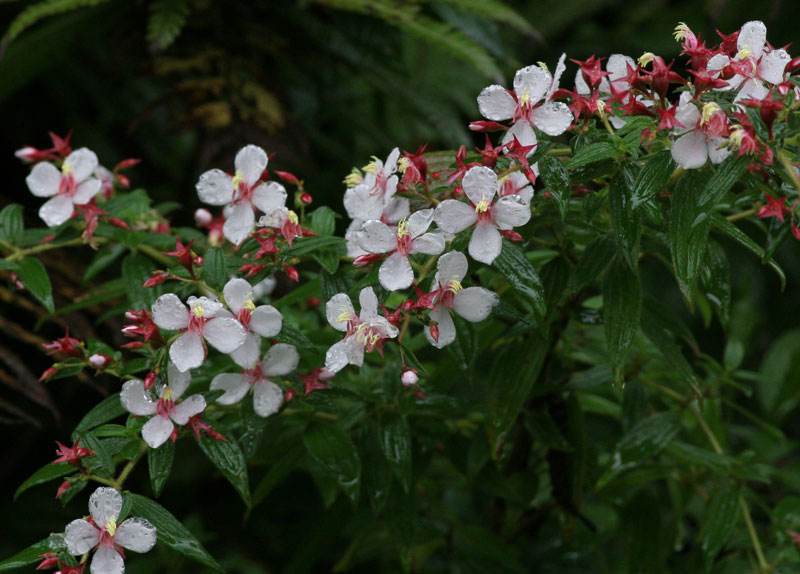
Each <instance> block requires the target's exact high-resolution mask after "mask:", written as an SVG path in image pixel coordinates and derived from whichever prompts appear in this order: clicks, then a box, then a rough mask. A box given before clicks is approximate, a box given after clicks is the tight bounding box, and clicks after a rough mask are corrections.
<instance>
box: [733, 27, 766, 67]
mask: <svg viewBox="0 0 800 574" xmlns="http://www.w3.org/2000/svg"><path fill="white" fill-rule="evenodd" d="M766 42H767V27H766V26H765V25H764V22H762V21H761V20H753V21H751V22H747V23H746V24H744V25H743V26H742V29H741V30H739V37H738V38H737V39H736V49H737V50H739V51H741V50H743V49H744V48H748V49H749V50H750V52H752V55H753V57H754V58H755V59H758V57H759V56H761V52H763V51H764V44H766Z"/></svg>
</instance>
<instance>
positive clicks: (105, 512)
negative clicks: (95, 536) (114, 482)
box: [89, 486, 122, 528]
mask: <svg viewBox="0 0 800 574" xmlns="http://www.w3.org/2000/svg"><path fill="white" fill-rule="evenodd" d="M120 510H122V495H121V494H120V493H119V491H117V490H116V489H114V488H110V487H108V486H101V487H100V488H98V489H97V490H95V491H94V492H93V493H92V495H91V496H90V497H89V514H91V515H92V519H93V520H94V523H95V524H96V525H97V526H98V527H99V528H105V526H106V523H107V522H108V519H109V518H113V519H114V520H116V519H117V517H118V516H119V512H120Z"/></svg>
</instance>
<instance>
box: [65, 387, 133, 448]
mask: <svg viewBox="0 0 800 574" xmlns="http://www.w3.org/2000/svg"><path fill="white" fill-rule="evenodd" d="M126 412H127V411H126V410H125V407H123V406H122V402H121V401H120V400H119V393H114V394H113V395H111V396H108V397H106V398H105V399H103V400H102V401H101V402H100V403H98V404H97V405H95V407H94V408H93V409H92V410H90V411H89V412H88V413H86V414H85V415H84V417H83V418H82V419H81V422H79V423H78V426H76V427H75V430H74V431H72V440H73V441H75V440H77V439H78V437H80V436H81V435H83V433H85V432H86V431H88V430H91V429H93V428H94V427H97V426H100V425H101V424H103V423H107V422H108V421H110V420H112V419H115V418H117V417H119V416H122V415H124V414H125V413H126Z"/></svg>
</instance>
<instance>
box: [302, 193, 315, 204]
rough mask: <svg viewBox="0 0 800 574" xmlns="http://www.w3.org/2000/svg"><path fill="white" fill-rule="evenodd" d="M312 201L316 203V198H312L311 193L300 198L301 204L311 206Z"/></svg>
mask: <svg viewBox="0 0 800 574" xmlns="http://www.w3.org/2000/svg"><path fill="white" fill-rule="evenodd" d="M312 201H314V198H313V197H311V194H310V193H304V194H302V195H301V196H300V203H302V204H303V205H311V202H312Z"/></svg>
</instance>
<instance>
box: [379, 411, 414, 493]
mask: <svg viewBox="0 0 800 574" xmlns="http://www.w3.org/2000/svg"><path fill="white" fill-rule="evenodd" d="M380 440H381V450H382V451H383V455H384V456H385V457H386V460H388V461H389V466H390V467H391V469H392V472H393V473H394V475H395V476H396V477H397V480H399V481H400V484H402V485H403V489H404V490H405V491H406V492H408V490H409V488H410V487H411V431H409V429H408V422H407V421H406V418H405V417H404V416H402V415H400V414H398V413H396V412H392V411H390V412H386V413H384V414H383V415H382V416H381V420H380Z"/></svg>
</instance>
